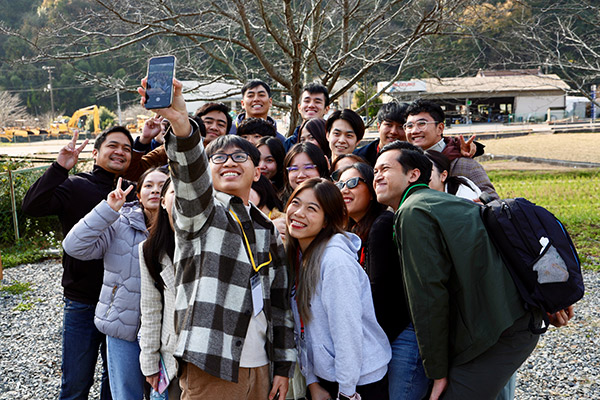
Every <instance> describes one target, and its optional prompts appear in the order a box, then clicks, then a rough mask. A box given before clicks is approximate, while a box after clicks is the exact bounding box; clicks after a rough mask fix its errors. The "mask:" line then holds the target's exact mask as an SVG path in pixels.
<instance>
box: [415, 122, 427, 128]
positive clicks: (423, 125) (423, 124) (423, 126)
mask: <svg viewBox="0 0 600 400" xmlns="http://www.w3.org/2000/svg"><path fill="white" fill-rule="evenodd" d="M426 126H427V121H417V128H419V129H423V128H425V127H426Z"/></svg>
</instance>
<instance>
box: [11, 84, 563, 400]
mask: <svg viewBox="0 0 600 400" xmlns="http://www.w3.org/2000/svg"><path fill="white" fill-rule="evenodd" d="M145 85H146V81H145V80H142V87H141V88H139V89H138V92H139V93H140V95H141V98H142V100H141V102H142V103H143V102H144V98H145V97H144V92H145ZM173 86H174V96H173V102H172V104H171V106H170V107H168V108H165V109H159V110H156V112H157V115H156V116H155V117H153V118H151V119H150V120H148V122H147V123H146V125H145V127H144V130H143V133H142V135H141V136H140V137H139V138H137V139H136V140H133V138H132V136H131V134H130V133H129V132H128V131H127V130H126V129H125V128H123V127H114V128H111V129H108V130H106V131H105V132H103V133H102V134H101V135H100V136H98V137H97V138H96V140H95V143H94V149H93V152H92V155H93V157H94V161H95V163H94V168H93V171H92V172H90V173H78V174H74V175H69V170H70V169H72V168H73V166H75V164H76V163H77V161H78V157H79V154H80V153H81V151H82V150H83V149H84V147H85V146H86V145H87V140H86V141H84V142H83V143H82V144H81V145H79V146H78V145H77V136H76V135H75V136H74V137H73V140H72V141H71V142H70V143H69V144H68V145H67V146H65V147H64V148H63V149H62V150H61V151H60V153H59V155H58V158H57V160H56V162H54V163H53V164H52V166H51V167H50V168H49V169H48V170H47V171H46V172H45V174H44V175H43V176H42V177H41V178H40V179H39V180H38V181H37V182H36V183H35V184H34V185H32V186H31V188H30V189H29V191H28V193H27V195H26V196H25V199H24V201H23V210H24V211H25V212H26V213H28V214H30V215H37V216H42V215H49V214H56V215H58V216H59V219H60V221H61V223H62V228H63V233H64V235H65V239H64V242H63V247H64V250H65V251H64V255H63V266H64V272H63V279H62V284H63V287H64V301H65V307H64V320H63V356H62V367H61V369H62V386H61V394H60V398H61V399H85V398H87V396H88V393H89V389H90V387H91V385H92V382H93V374H94V368H95V364H96V360H97V357H98V352H99V351H100V354H101V356H102V360H103V375H102V389H101V398H102V399H110V398H115V399H141V398H168V399H179V398H181V399H236V400H237V399H270V400H272V399H280V400H283V399H285V398H304V397H306V398H309V399H313V400H326V399H360V398H363V399H365V400H367V399H388V398H389V399H423V398H431V399H438V398H443V399H466V398H468V399H496V398H503V399H509V398H512V393H513V392H514V373H515V371H516V370H517V368H518V367H519V365H521V363H522V362H523V361H524V360H525V359H526V358H527V357H528V356H529V354H530V353H531V351H532V350H533V348H534V347H535V345H536V343H537V340H538V336H537V335H535V334H533V333H532V332H531V331H530V330H529V324H530V321H531V320H532V319H533V320H534V322H535V323H536V324H539V323H540V321H541V319H542V318H541V317H542V316H541V312H539V311H538V310H526V309H525V308H524V306H523V302H522V300H521V299H520V297H519V294H518V292H517V290H516V287H515V285H514V283H513V282H512V280H511V277H510V275H509V274H508V272H507V270H506V269H505V268H504V267H503V265H502V260H501V258H500V256H499V254H498V252H497V251H496V249H495V248H494V247H493V245H492V244H491V242H490V239H489V237H488V235H487V233H486V231H485V228H484V226H483V224H482V222H481V220H480V218H479V205H478V204H477V203H482V202H483V203H485V202H487V201H489V200H490V199H494V198H498V195H497V193H496V192H495V189H494V186H493V185H492V183H491V182H490V180H489V178H488V176H487V174H486V173H485V171H484V169H483V168H482V166H481V165H480V164H479V163H477V161H475V160H474V159H473V156H475V155H478V154H480V153H482V151H483V149H482V146H481V145H480V144H478V143H476V142H473V139H470V140H469V141H466V142H465V141H464V140H462V138H447V137H444V135H443V131H444V119H445V118H444V111H443V110H442V108H441V107H439V106H438V105H437V104H435V103H432V102H429V101H425V100H417V101H415V102H413V103H411V104H402V103H396V102H392V103H388V104H384V105H383V106H381V108H380V110H379V112H378V114H377V128H378V131H379V138H378V139H376V140H374V141H372V142H370V143H369V144H367V145H364V146H359V142H360V141H361V140H362V139H363V136H364V133H365V126H364V123H363V121H362V119H361V118H360V116H359V115H358V114H356V113H355V112H354V111H352V110H349V109H345V110H336V111H333V112H332V113H330V115H329V116H328V117H327V119H324V118H325V116H326V115H327V114H328V113H329V95H328V91H327V89H326V88H325V87H324V86H322V85H320V84H316V83H312V84H309V85H307V86H306V87H305V88H304V90H303V92H302V98H301V100H300V102H299V105H298V110H299V112H300V114H301V116H302V119H303V121H302V124H301V125H300V126H299V127H297V128H296V129H295V131H294V132H293V134H292V135H291V136H290V137H288V138H285V137H284V136H283V135H281V134H279V133H278V132H277V127H276V125H275V121H274V120H272V119H271V118H270V117H269V116H268V113H269V108H270V106H271V104H272V100H271V92H270V88H269V86H268V84H266V83H265V82H262V81H259V80H254V81H250V82H248V83H247V84H246V85H245V86H244V87H243V88H242V107H243V108H244V112H243V113H241V114H239V115H238V117H237V118H236V119H235V120H232V118H231V116H230V114H229V109H228V108H227V106H225V105H223V104H221V103H207V104H205V105H204V106H202V107H201V108H200V109H199V110H198V111H197V112H196V114H195V115H194V116H193V117H189V116H188V113H187V109H186V104H185V101H184V100H183V96H182V86H181V83H180V82H178V81H176V80H174V82H173ZM132 182H137V183H132ZM572 315H573V310H572V308H569V309H567V310H564V311H561V312H559V313H556V314H554V315H552V316H550V320H551V322H552V323H553V324H555V325H556V326H561V325H564V324H566V323H567V322H568V320H569V319H570V318H571V316H572ZM511 382H512V383H511Z"/></svg>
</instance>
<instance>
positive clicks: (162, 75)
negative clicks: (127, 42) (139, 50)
mask: <svg viewBox="0 0 600 400" xmlns="http://www.w3.org/2000/svg"><path fill="white" fill-rule="evenodd" d="M175 60H176V59H175V56H160V57H152V58H151V59H150V60H148V75H147V76H148V81H147V82H146V103H145V107H146V109H148V110H152V109H155V108H167V107H169V106H170V105H171V102H172V101H173V78H174V77H175Z"/></svg>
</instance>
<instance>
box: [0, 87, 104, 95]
mask: <svg viewBox="0 0 600 400" xmlns="http://www.w3.org/2000/svg"><path fill="white" fill-rule="evenodd" d="M90 87H92V86H87V85H80V86H64V87H56V86H52V90H73V89H85V88H90ZM0 91H2V92H8V93H24V92H45V91H46V88H41V89H6V90H0Z"/></svg>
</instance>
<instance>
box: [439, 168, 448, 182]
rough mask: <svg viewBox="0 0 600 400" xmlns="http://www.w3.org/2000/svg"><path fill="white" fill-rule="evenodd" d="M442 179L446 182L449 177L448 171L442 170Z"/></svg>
mask: <svg viewBox="0 0 600 400" xmlns="http://www.w3.org/2000/svg"><path fill="white" fill-rule="evenodd" d="M440 179H441V181H442V183H446V179H448V171H447V170H444V172H442V173H441V174H440Z"/></svg>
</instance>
